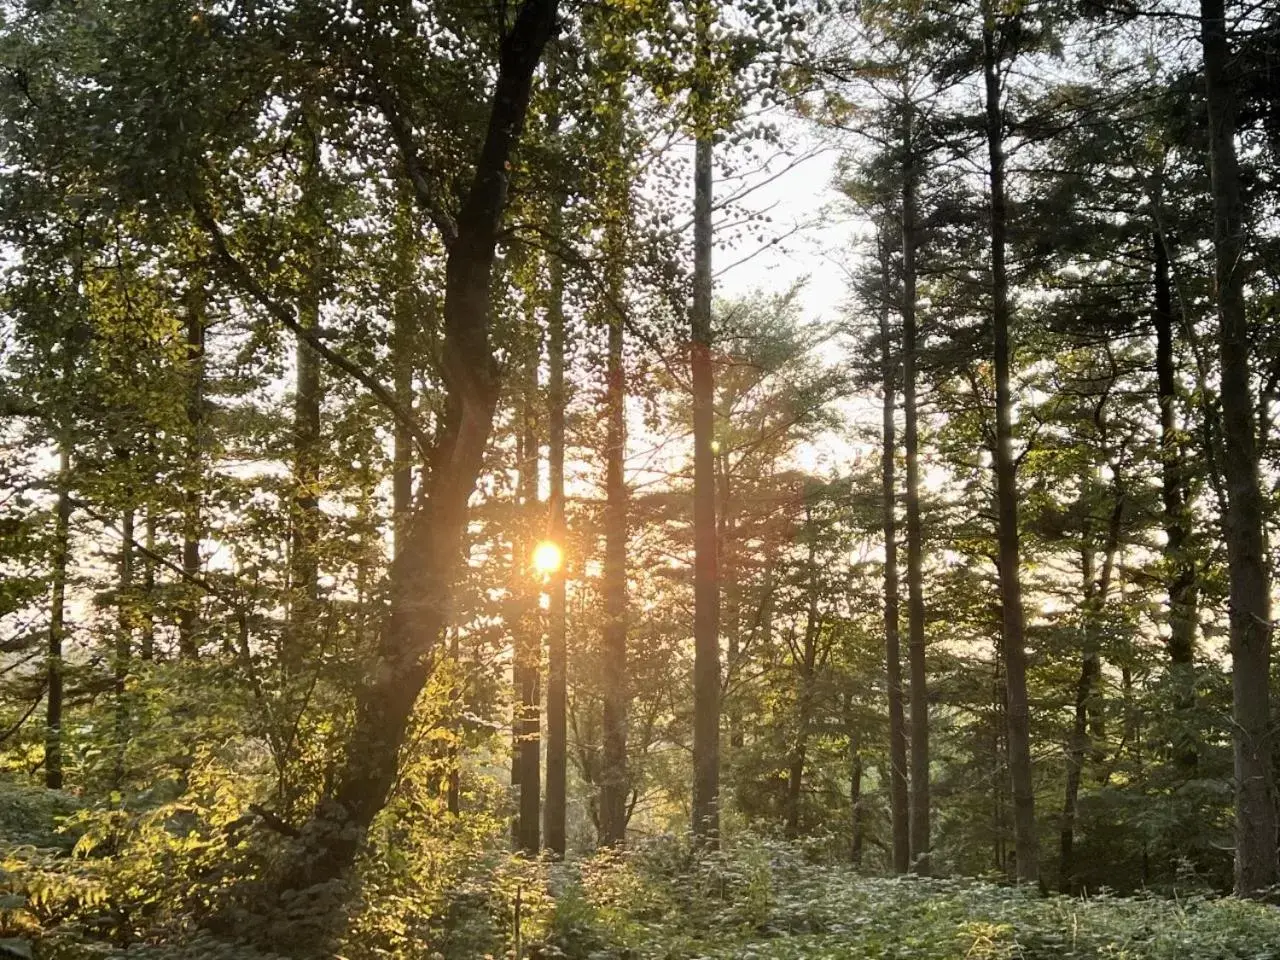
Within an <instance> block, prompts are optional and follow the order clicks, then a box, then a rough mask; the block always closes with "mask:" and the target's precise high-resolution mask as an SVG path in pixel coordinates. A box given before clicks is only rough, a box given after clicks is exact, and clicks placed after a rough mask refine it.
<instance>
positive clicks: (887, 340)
mask: <svg viewBox="0 0 1280 960" xmlns="http://www.w3.org/2000/svg"><path fill="white" fill-rule="evenodd" d="M880 263H881V280H882V284H883V287H884V289H883V292H882V295H881V298H880V362H881V369H882V373H883V377H884V386H883V396H884V424H883V430H882V437H883V446H882V454H881V508H882V525H883V527H884V652H885V676H886V687H887V688H888V696H889V816H890V820H891V822H892V829H893V870H894V873H906V872H907V869H908V867H909V866H910V863H911V833H910V821H909V819H908V818H909V816H910V812H909V805H908V792H907V734H906V718H905V715H904V712H903V705H902V649H901V641H900V638H899V630H898V609H899V606H900V605H901V598H900V596H899V592H898V514H897V490H896V485H895V473H896V468H895V460H896V456H897V441H896V437H895V433H896V429H895V423H894V406H895V404H894V400H895V395H896V381H897V376H896V366H897V364H896V362H895V360H894V355H893V338H892V336H891V331H890V329H889V260H888V252H887V251H886V250H885V249H884V245H883V242H882V243H881V249H880Z"/></svg>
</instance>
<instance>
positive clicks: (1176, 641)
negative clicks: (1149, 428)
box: [1153, 230, 1199, 771]
mask: <svg viewBox="0 0 1280 960" xmlns="http://www.w3.org/2000/svg"><path fill="white" fill-rule="evenodd" d="M1154 241H1155V242H1154V247H1155V310H1154V311H1153V318H1154V321H1155V330H1156V393H1157V397H1158V399H1159V402H1160V465H1161V499H1162V505H1163V518H1162V519H1163V523H1164V532H1165V546H1164V556H1165V566H1166V569H1167V571H1168V574H1167V576H1168V586H1167V589H1168V593H1169V648H1168V649H1169V678H1170V680H1171V681H1172V683H1173V687H1174V711H1175V713H1176V714H1177V716H1176V717H1175V730H1174V743H1173V760H1174V763H1175V764H1177V765H1178V766H1179V767H1180V768H1182V769H1183V770H1184V771H1190V770H1191V769H1192V768H1193V767H1195V766H1196V762H1197V759H1198V754H1199V750H1198V749H1197V746H1196V737H1195V735H1194V734H1193V733H1192V731H1191V727H1190V725H1191V722H1192V720H1191V713H1192V712H1193V708H1194V707H1195V678H1194V677H1193V676H1192V668H1193V665H1194V662H1195V647H1196V628H1197V625H1198V621H1199V614H1198V609H1199V586H1198V578H1197V574H1196V565H1195V560H1194V558H1193V557H1192V556H1191V553H1190V539H1191V515H1190V512H1189V510H1188V504H1187V501H1188V492H1187V490H1188V485H1189V484H1188V477H1187V470H1186V467H1185V466H1184V465H1183V453H1184V448H1183V442H1182V435H1181V429H1180V427H1179V424H1178V394H1179V391H1178V381H1177V361H1176V358H1175V355H1174V306H1173V283H1172V279H1171V276H1170V268H1169V251H1168V249H1167V248H1166V245H1165V241H1164V237H1163V236H1162V235H1161V234H1160V232H1159V231H1158V230H1157V231H1156V232H1155V234H1154Z"/></svg>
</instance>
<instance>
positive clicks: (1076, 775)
mask: <svg viewBox="0 0 1280 960" xmlns="http://www.w3.org/2000/svg"><path fill="white" fill-rule="evenodd" d="M1099 416H1101V411H1100V412H1099ZM1113 469H1115V468H1114V467H1113ZM1119 485H1120V482H1119V475H1118V473H1117V474H1116V488H1117V493H1116V504H1115V507H1114V509H1113V511H1112V514H1111V522H1110V525H1109V527H1108V531H1107V541H1106V544H1105V546H1104V547H1103V550H1104V551H1105V557H1104V559H1103V562H1102V573H1101V575H1097V572H1096V567H1097V558H1096V554H1095V550H1094V545H1093V544H1092V543H1091V542H1089V538H1090V534H1089V532H1088V531H1086V532H1085V545H1084V548H1083V553H1082V556H1081V563H1080V567H1081V580H1082V584H1081V586H1082V588H1083V597H1084V602H1083V604H1082V605H1081V610H1080V618H1081V635H1082V643H1081V658H1080V677H1079V679H1078V680H1077V681H1076V696H1075V716H1074V718H1073V720H1072V726H1071V741H1070V743H1069V745H1068V747H1067V784H1066V793H1065V796H1064V798H1063V804H1062V830H1061V833H1060V835H1059V869H1058V889H1059V890H1060V892H1062V893H1070V892H1072V891H1073V890H1074V889H1075V826H1076V812H1077V810H1078V808H1079V801H1080V781H1081V778H1082V777H1083V774H1084V762H1085V758H1086V757H1087V756H1088V755H1089V750H1090V746H1091V743H1090V738H1089V711H1090V707H1091V703H1092V700H1093V697H1094V689H1095V687H1096V685H1097V683H1098V679H1099V677H1100V676H1101V675H1102V661H1101V658H1100V656H1099V652H1098V629H1097V628H1098V625H1097V620H1098V618H1099V616H1100V615H1101V614H1102V611H1103V609H1104V608H1105V606H1106V602H1107V594H1108V593H1109V592H1110V590H1111V576H1112V572H1113V571H1114V570H1115V563H1116V553H1117V552H1118V551H1119V549H1120V527H1121V522H1122V520H1123V519H1124V501H1123V499H1122V493H1121V491H1120V489H1119Z"/></svg>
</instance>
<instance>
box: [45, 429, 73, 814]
mask: <svg viewBox="0 0 1280 960" xmlns="http://www.w3.org/2000/svg"><path fill="white" fill-rule="evenodd" d="M69 448H70V442H69V441H68V440H65V439H64V440H62V442H61V443H60V444H59V450H58V505H57V507H56V513H55V514H54V526H53V569H52V572H51V576H50V578H49V579H50V600H49V653H48V657H47V660H46V663H45V672H46V673H47V675H48V683H49V692H48V694H47V695H46V699H45V738H44V785H45V786H46V787H48V788H49V789H50V790H61V789H62V674H63V663H62V645H63V640H64V639H65V637H66V633H67V566H68V564H69V562H70V559H71V451H70V449H69Z"/></svg>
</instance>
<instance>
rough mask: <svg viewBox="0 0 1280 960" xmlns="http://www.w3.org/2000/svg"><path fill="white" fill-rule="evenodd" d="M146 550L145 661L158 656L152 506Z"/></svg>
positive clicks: (140, 652) (140, 646)
mask: <svg viewBox="0 0 1280 960" xmlns="http://www.w3.org/2000/svg"><path fill="white" fill-rule="evenodd" d="M143 537H144V538H145V540H144V541H143V543H144V546H146V548H147V549H146V552H145V554H144V555H143V557H142V593H143V598H144V599H143V608H142V610H141V611H140V617H141V620H142V636H141V638H140V640H139V644H138V656H139V657H140V658H141V659H142V660H144V661H148V662H149V661H151V660H154V659H155V656H156V616H155V597H156V561H155V556H156V516H155V513H154V512H153V511H152V509H151V508H150V507H148V508H147V520H146V532H145V533H143Z"/></svg>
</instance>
